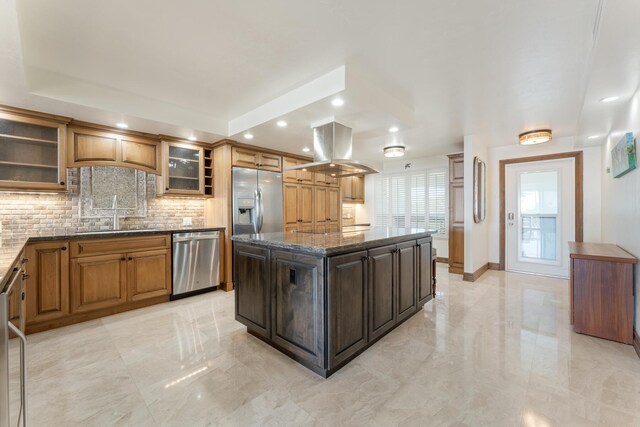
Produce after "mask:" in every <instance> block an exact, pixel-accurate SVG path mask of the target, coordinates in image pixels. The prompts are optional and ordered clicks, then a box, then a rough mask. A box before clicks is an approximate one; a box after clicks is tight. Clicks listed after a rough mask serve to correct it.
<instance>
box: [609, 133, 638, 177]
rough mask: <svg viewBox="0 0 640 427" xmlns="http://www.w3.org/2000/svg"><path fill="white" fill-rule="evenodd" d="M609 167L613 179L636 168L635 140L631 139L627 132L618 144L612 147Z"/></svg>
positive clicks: (631, 135)
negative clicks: (611, 169)
mask: <svg viewBox="0 0 640 427" xmlns="http://www.w3.org/2000/svg"><path fill="white" fill-rule="evenodd" d="M611 166H612V168H613V177H614V178H620V177H621V176H622V175H624V174H626V173H628V172H630V171H632V170H633V169H635V168H636V140H635V139H634V137H633V133H631V132H627V133H626V134H625V135H624V136H623V137H622V139H621V140H620V142H618V143H617V144H616V145H615V146H614V147H613V149H612V150H611Z"/></svg>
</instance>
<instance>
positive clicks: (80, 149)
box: [67, 122, 162, 175]
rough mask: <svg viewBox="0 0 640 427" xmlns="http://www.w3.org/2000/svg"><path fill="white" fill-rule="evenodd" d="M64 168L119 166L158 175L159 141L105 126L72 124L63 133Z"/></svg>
mask: <svg viewBox="0 0 640 427" xmlns="http://www.w3.org/2000/svg"><path fill="white" fill-rule="evenodd" d="M67 155H68V157H67V160H68V162H67V163H68V167H82V166H121V167H127V168H132V169H139V170H142V171H145V172H149V173H152V174H156V175H159V174H160V173H161V169H162V168H161V159H160V158H161V148H160V141H159V140H158V139H157V138H154V137H152V136H151V135H149V136H145V135H144V134H133V133H126V132H121V131H118V130H116V129H110V128H108V127H105V126H100V125H91V124H83V123H75V122H74V123H72V124H71V125H70V126H69V129H68V132H67Z"/></svg>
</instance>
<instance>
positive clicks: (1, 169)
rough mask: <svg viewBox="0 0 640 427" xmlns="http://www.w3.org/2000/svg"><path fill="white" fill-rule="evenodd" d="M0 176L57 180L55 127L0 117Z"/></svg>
mask: <svg viewBox="0 0 640 427" xmlns="http://www.w3.org/2000/svg"><path fill="white" fill-rule="evenodd" d="M0 180H2V181H16V182H34V183H49V184H56V183H57V182H58V128H57V127H55V126H44V125H38V124H32V123H23V122H20V121H16V120H10V119H6V118H0Z"/></svg>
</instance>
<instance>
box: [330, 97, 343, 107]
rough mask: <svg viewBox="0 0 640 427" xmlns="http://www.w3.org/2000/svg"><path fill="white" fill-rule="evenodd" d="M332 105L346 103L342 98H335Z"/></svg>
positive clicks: (337, 105) (340, 105)
mask: <svg viewBox="0 0 640 427" xmlns="http://www.w3.org/2000/svg"><path fill="white" fill-rule="evenodd" d="M331 105H333V106H334V107H342V106H343V105H344V100H343V99H342V98H333V100H332V101H331Z"/></svg>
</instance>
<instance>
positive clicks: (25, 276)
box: [22, 273, 31, 280]
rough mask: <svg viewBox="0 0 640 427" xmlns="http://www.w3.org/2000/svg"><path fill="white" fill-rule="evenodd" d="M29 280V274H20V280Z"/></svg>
mask: <svg viewBox="0 0 640 427" xmlns="http://www.w3.org/2000/svg"><path fill="white" fill-rule="evenodd" d="M30 278H31V275H30V274H27V273H22V280H28V279H30Z"/></svg>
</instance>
